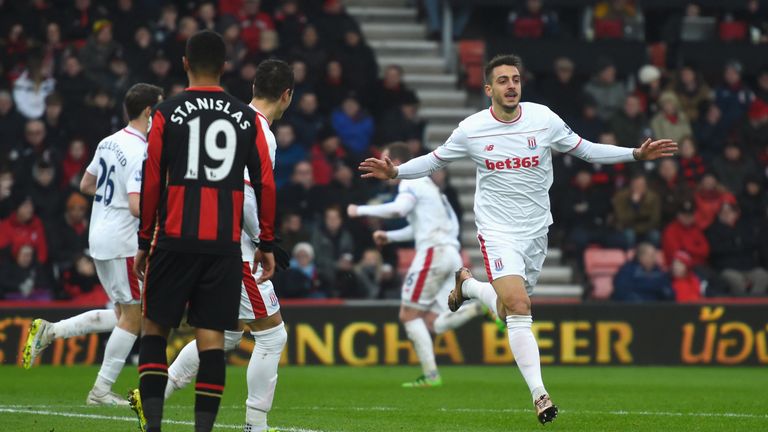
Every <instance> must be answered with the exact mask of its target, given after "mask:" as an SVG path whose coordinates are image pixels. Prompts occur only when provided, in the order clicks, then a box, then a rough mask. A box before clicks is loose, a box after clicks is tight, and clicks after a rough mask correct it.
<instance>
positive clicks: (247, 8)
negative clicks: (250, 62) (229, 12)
mask: <svg viewBox="0 0 768 432" xmlns="http://www.w3.org/2000/svg"><path fill="white" fill-rule="evenodd" d="M237 18H238V19H239V20H240V26H241V27H242V28H243V31H242V32H241V33H240V37H241V38H242V39H243V42H245V44H246V45H247V46H248V52H251V53H257V52H259V39H260V38H261V32H263V31H264V30H274V29H275V22H274V21H272V17H271V16H269V14H268V13H265V12H262V11H261V1H260V0H245V1H244V2H243V7H242V8H241V9H240V12H239V13H238V15H237Z"/></svg>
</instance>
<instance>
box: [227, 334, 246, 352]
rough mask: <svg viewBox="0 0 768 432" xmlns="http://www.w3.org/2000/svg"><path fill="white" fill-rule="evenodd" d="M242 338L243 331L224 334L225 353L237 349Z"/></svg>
mask: <svg viewBox="0 0 768 432" xmlns="http://www.w3.org/2000/svg"><path fill="white" fill-rule="evenodd" d="M242 337H243V332H242V331H234V330H226V331H225V332H224V351H232V350H233V349H235V348H237V346H238V345H240V339H241V338H242Z"/></svg>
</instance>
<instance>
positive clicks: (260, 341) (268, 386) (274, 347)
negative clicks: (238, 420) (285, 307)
mask: <svg viewBox="0 0 768 432" xmlns="http://www.w3.org/2000/svg"><path fill="white" fill-rule="evenodd" d="M251 334H252V335H253V342H254V344H253V352H252V353H251V360H250V361H249V362H248V371H247V372H246V383H247V384H248V399H246V400H245V423H246V424H248V425H251V427H252V428H255V429H252V430H254V431H257V432H261V431H263V430H266V428H267V413H268V412H269V410H271V409H272V400H273V399H274V398H275V387H276V386H277V367H278V365H279V364H280V357H281V356H282V354H283V348H284V347H285V342H286V341H287V340H288V333H287V332H286V331H285V325H284V324H283V323H280V324H279V325H278V326H277V327H273V328H271V329H267V330H263V331H254V332H251Z"/></svg>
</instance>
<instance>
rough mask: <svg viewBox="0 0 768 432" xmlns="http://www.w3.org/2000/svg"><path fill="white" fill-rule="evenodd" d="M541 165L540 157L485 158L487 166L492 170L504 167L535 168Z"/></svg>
mask: <svg viewBox="0 0 768 432" xmlns="http://www.w3.org/2000/svg"><path fill="white" fill-rule="evenodd" d="M537 166H539V157H538V156H532V157H524V158H507V159H506V160H503V161H492V160H488V159H486V160H485V167H486V168H488V169H489V170H491V171H494V170H503V169H520V168H535V167H537Z"/></svg>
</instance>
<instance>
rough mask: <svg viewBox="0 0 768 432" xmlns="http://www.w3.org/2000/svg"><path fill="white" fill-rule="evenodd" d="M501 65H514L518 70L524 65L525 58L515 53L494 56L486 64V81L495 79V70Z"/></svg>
mask: <svg viewBox="0 0 768 432" xmlns="http://www.w3.org/2000/svg"><path fill="white" fill-rule="evenodd" d="M499 66H514V67H516V68H517V69H518V70H520V68H522V67H523V60H521V59H520V57H518V56H516V55H514V54H500V55H497V56H496V57H494V58H492V59H491V61H489V62H488V64H487V65H485V71H484V75H485V83H486V84H490V83H491V81H492V80H493V70H494V69H496V68H497V67H499Z"/></svg>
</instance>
